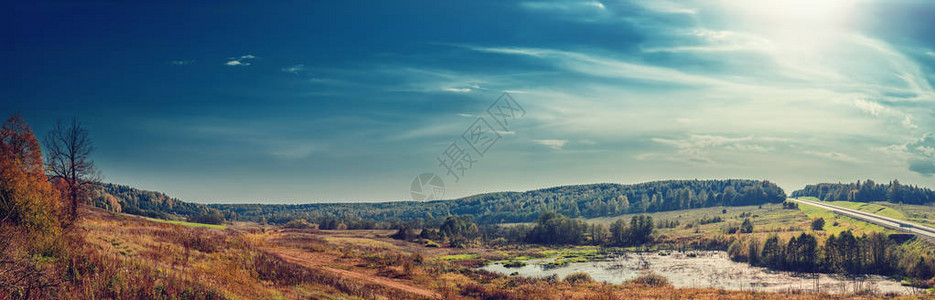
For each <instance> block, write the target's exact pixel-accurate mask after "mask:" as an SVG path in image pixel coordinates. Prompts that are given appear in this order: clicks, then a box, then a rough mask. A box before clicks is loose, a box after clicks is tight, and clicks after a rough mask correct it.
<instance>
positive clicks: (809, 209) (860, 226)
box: [799, 203, 895, 234]
mask: <svg viewBox="0 0 935 300" xmlns="http://www.w3.org/2000/svg"><path fill="white" fill-rule="evenodd" d="M849 208H850V207H849ZM854 209H856V208H854ZM799 210H801V211H802V212H803V213H805V214H806V215H808V218H809V219H812V218H819V217H820V218H824V219H825V230H824V231H825V232H827V233H829V234H838V233H841V232H842V231H845V230H850V231H851V232H854V233H855V234H860V233H863V232H870V231H878V232H890V233H893V232H895V231H892V230H889V229H885V228H883V227H881V226H877V225H873V224H870V223H867V222H864V221H860V220H855V219H853V218H850V217H847V216H843V215H840V214H836V213H833V212H831V211H829V210H825V209H823V208H819V207H817V206H812V205H808V204H801V203H800V204H799Z"/></svg>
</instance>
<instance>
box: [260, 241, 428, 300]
mask: <svg viewBox="0 0 935 300" xmlns="http://www.w3.org/2000/svg"><path fill="white" fill-rule="evenodd" d="M264 250H266V251H267V252H269V253H270V254H273V255H276V256H278V257H279V258H282V259H283V260H285V261H288V262H291V263H296V264H299V265H302V266H305V267H309V268H314V269H317V270H323V271H326V272H331V273H334V274H338V275H340V276H342V277H345V278H351V279H355V280H360V281H364V282H369V283H374V284H379V285H382V286H385V287H389V288H393V289H398V290H401V291H405V292H409V293H413V294H416V295H420V296H424V297H428V298H432V299H437V298H439V297H440V296H439V295H438V294H437V293H435V292H434V291H431V290H427V289H424V288H420V287H415V286H412V285H408V284H406V283H403V282H399V281H396V280H393V279H389V278H386V277H380V276H376V275H373V274H367V273H363V272H355V271H349V270H342V269H336V268H332V267H329V266H328V264H330V263H331V262H333V261H334V257H332V256H329V255H324V254H317V253H310V252H306V251H302V250H296V249H284V248H266V249H264Z"/></svg>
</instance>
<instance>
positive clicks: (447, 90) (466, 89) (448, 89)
mask: <svg viewBox="0 0 935 300" xmlns="http://www.w3.org/2000/svg"><path fill="white" fill-rule="evenodd" d="M442 90H443V91H446V92H452V93H468V92H470V91H471V89H469V88H443V89H442Z"/></svg>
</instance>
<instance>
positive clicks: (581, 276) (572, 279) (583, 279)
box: [565, 272, 594, 284]
mask: <svg viewBox="0 0 935 300" xmlns="http://www.w3.org/2000/svg"><path fill="white" fill-rule="evenodd" d="M565 282H568V283H571V284H577V283H588V282H594V279H591V275H588V273H585V272H577V273H571V274H568V276H565Z"/></svg>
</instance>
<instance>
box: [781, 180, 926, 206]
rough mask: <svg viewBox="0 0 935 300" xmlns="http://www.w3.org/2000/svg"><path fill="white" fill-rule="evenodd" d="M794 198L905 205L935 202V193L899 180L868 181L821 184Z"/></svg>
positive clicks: (793, 194)
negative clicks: (882, 202)
mask: <svg viewBox="0 0 935 300" xmlns="http://www.w3.org/2000/svg"><path fill="white" fill-rule="evenodd" d="M792 197H815V198H818V199H820V200H822V201H857V202H871V201H887V202H893V203H905V204H918V205H923V204H929V203H933V202H935V191H932V190H930V189H928V188H923V187H918V186H915V185H903V184H901V183H899V180H893V181H892V182H890V183H886V184H881V183H876V182H873V180H869V179H868V180H866V181H864V182H860V181H857V182H856V183H819V184H813V185H808V186H806V187H805V188H804V189H801V190H798V191H795V192H793V193H792Z"/></svg>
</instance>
